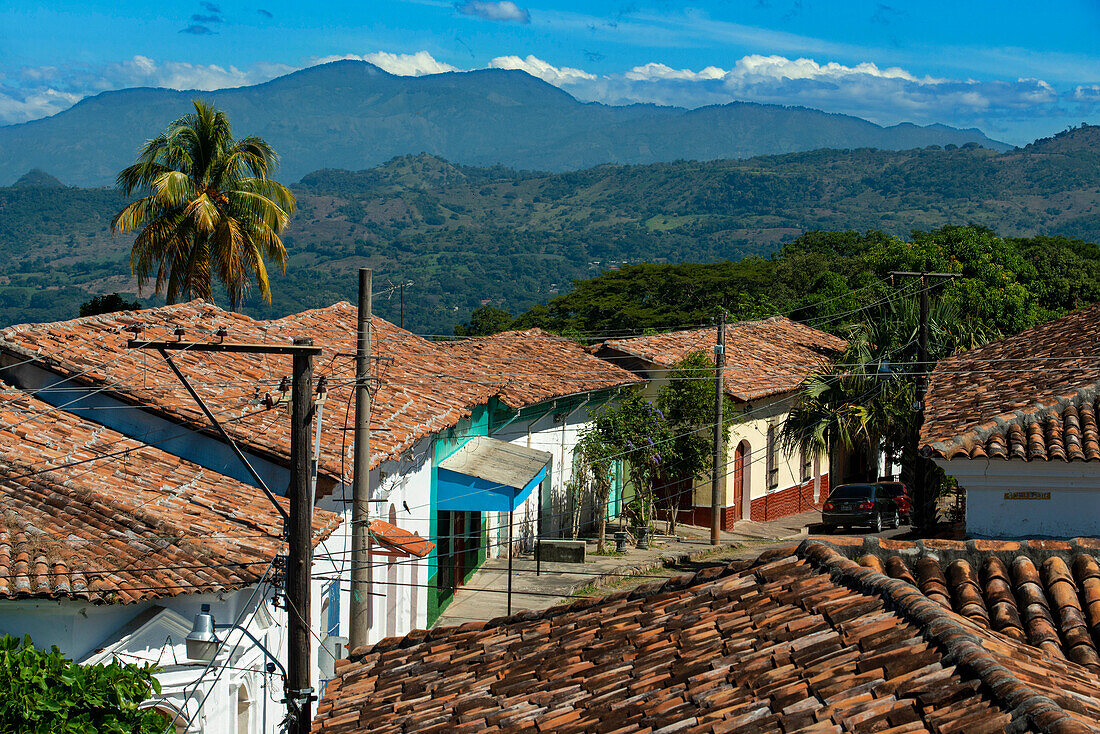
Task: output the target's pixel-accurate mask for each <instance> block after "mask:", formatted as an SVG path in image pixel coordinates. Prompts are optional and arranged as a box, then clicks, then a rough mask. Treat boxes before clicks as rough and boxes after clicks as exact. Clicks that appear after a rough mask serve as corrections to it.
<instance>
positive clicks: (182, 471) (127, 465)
mask: <svg viewBox="0 0 1100 734" xmlns="http://www.w3.org/2000/svg"><path fill="white" fill-rule="evenodd" d="M35 416H45V417H44V418H38V419H36V420H33V421H28V419H29V418H32V417H35ZM0 426H4V428H0V598H7V599H11V598H28V597H36V598H38V597H45V598H79V599H87V600H90V601H93V602H96V603H118V602H121V603H131V602H137V601H143V600H146V599H152V598H158V597H165V596H175V595H178V594H189V593H199V592H218V591H223V590H229V589H235V588H240V587H243V586H249V585H251V584H254V583H256V582H257V581H258V580H259V579H260V577H261V576H262V575H263V573H264V572H265V571H266V569H267V567H268V566H269V564H270V562H271V561H272V559H273V558H274V556H275V555H276V553H279V552H285V551H284V550H283V548H284V544H283V542H282V541H281V539H280V538H281V535H282V533H281V530H282V520H281V518H280V516H279V515H278V513H277V512H276V511H275V509H274V508H273V507H272V506H271V505H270V504H269V503H268V500H267V499H266V498H265V497H264V496H263V495H262V494H260V492H258V491H257V490H256V489H255V488H253V487H250V486H248V485H245V484H243V483H241V482H238V481H236V480H234V479H230V478H228V477H225V476H223V475H221V474H217V473H215V472H212V471H209V470H206V469H203V468H202V467H199V466H197V465H195V464H191V463H189V462H186V461H183V460H182V459H179V458H178V457H175V456H173V455H171V454H168V453H165V452H164V451H161V450H160V449H157V448H154V447H152V446H148V445H146V444H143V443H141V442H139V441H135V440H132V439H129V438H126V437H124V436H123V435H121V434H119V433H116V432H114V431H111V430H109V429H106V428H104V427H103V426H101V425H99V424H96V423H92V422H90V421H87V420H84V419H82V418H79V417H77V416H75V415H73V414H72V413H68V412H65V411H63V410H51V407H50V406H49V405H48V404H47V403H45V402H42V401H41V400H38V399H36V398H34V397H31V396H30V395H28V394H27V393H25V392H23V391H21V390H15V389H13V388H11V387H9V386H7V385H5V384H3V383H0ZM78 461H83V462H84V463H81V464H79V465H75V466H70V467H67V468H64V469H56V470H55V469H54V467H59V466H60V465H62V464H70V463H72V462H78ZM284 502H285V501H284ZM339 523H340V518H339V516H338V515H335V514H333V513H330V512H325V511H322V510H318V511H316V513H315V515H314V533H315V535H314V541H315V542H319V541H320V540H321V539H322V538H323V537H325V536H327V535H328V534H329V533H331V532H332V530H333V529H335V527H336V526H337V525H338V524H339Z"/></svg>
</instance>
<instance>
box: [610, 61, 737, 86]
mask: <svg viewBox="0 0 1100 734" xmlns="http://www.w3.org/2000/svg"><path fill="white" fill-rule="evenodd" d="M726 73H727V72H726V71H725V70H724V69H719V68H718V67H717V66H708V67H706V68H705V69H703V70H702V71H692V70H691V69H673V68H672V67H671V66H666V65H664V64H659V63H656V62H653V61H651V62H649V63H648V64H643V65H642V66H635V67H634V68H633V69H631V70H630V71H628V72H626V74H624V75H623V76H624V77H625V78H627V79H629V80H630V81H634V82H652V81H660V80H664V79H680V80H684V81H693V82H695V81H704V80H707V79H721V78H723V77H724V76H725V75H726Z"/></svg>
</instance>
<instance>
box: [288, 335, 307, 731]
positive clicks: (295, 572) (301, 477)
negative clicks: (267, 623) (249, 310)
mask: <svg viewBox="0 0 1100 734" xmlns="http://www.w3.org/2000/svg"><path fill="white" fill-rule="evenodd" d="M312 344H313V340H312V339H304V338H302V339H295V340H294V346H312ZM293 359H294V373H293V376H292V378H291V414H290V489H289V491H288V492H287V495H288V498H289V499H290V523H289V533H288V535H289V540H290V543H289V545H290V548H289V553H290V556H289V558H288V559H287V569H286V596H287V605H288V606H289V607H290V612H291V613H290V614H289V615H288V617H289V630H288V631H289V635H288V637H289V648H290V661H289V662H290V664H289V665H288V666H287V697H288V698H289V699H290V700H291V701H293V702H294V704H295V708H296V709H297V711H296V713H297V716H296V717H295V720H294V724H293V727H292V728H291V732H292V734H308V733H309V730H310V727H311V725H312V723H313V717H312V716H311V708H312V707H311V706H310V703H311V702H312V701H313V689H312V688H311V687H310V685H309V679H310V663H311V660H310V644H309V634H310V629H309V623H310V619H311V618H312V611H311V610H310V604H309V591H310V577H311V575H312V570H313V544H312V543H311V542H310V536H311V535H312V532H311V531H312V525H313V503H312V501H311V497H310V481H309V480H310V477H309V475H310V471H309V469H310V440H309V435H310V424H311V423H312V422H313V356H312V355H309V354H295V355H294V358H293Z"/></svg>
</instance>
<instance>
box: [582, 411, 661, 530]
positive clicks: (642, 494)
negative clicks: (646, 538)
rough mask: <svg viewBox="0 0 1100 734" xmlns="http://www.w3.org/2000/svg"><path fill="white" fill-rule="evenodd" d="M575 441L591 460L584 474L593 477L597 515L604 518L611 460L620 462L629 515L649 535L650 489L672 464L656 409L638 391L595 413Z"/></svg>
mask: <svg viewBox="0 0 1100 734" xmlns="http://www.w3.org/2000/svg"><path fill="white" fill-rule="evenodd" d="M579 441H580V444H581V447H582V453H584V452H589V453H590V454H591V455H592V456H593V459H594V460H593V461H592V463H590V464H588V466H587V467H586V468H588V469H589V470H590V471H592V472H593V474H594V475H595V477H596V479H595V480H594V481H595V482H596V489H597V496H598V497H602V498H603V499H602V500H601V503H602V505H603V508H602V512H601V515H604V516H606V514H607V497H608V494H609V492H610V476H611V475H610V469H611V464H610V463H609V461H610V457H621V458H622V459H623V461H624V463H625V465H626V468H627V473H628V474H629V476H630V485H631V487H632V488H633V490H634V499H633V500H631V502H630V504H629V508H630V512H631V513H632V514H633V515H634V516H635V518H636V519H637V521H638V523H639V524H640V526H641V527H642V528H644V529H645V530H646V531H648V529H649V524H650V522H651V521H652V520H653V508H654V485H655V484H656V482H657V480H658V478H659V477H660V476H661V471H662V466H663V465H664V464H666V463H668V462H669V461H672V460H674V458H675V446H674V444H673V434H672V431H671V429H670V428H669V425H668V422H667V421H666V420H665V416H664V414H663V413H662V412H661V410H660V408H658V407H657V406H656V405H654V404H653V402H652V401H650V400H646V399H645V397H644V396H643V395H642V393H641V391H640V390H633V391H631V392H630V393H628V394H627V396H626V397H625V398H623V399H622V400H620V401H619V403H618V404H617V405H609V406H606V407H605V408H604V409H603V410H601V411H599V412H597V413H595V414H594V415H593V416H592V426H591V427H590V428H588V429H587V430H585V431H584V432H583V433H582V434H581V437H580V439H579ZM601 527H603V523H601ZM601 537H602V531H601Z"/></svg>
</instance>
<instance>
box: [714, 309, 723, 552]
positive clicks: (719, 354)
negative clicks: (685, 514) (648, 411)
mask: <svg viewBox="0 0 1100 734" xmlns="http://www.w3.org/2000/svg"><path fill="white" fill-rule="evenodd" d="M725 365H726V314H724V313H723V314H720V315H719V316H718V343H717V344H716V345H715V347H714V456H713V457H712V460H711V467H710V544H711V545H718V543H719V542H720V539H721V530H722V519H721V513H722V497H721V483H720V482H719V477H720V476H721V474H722V473H723V469H724V467H725V461H724V456H723V454H724V453H725V452H724V451H723V449H724V448H725V443H726V441H725V438H726V432H725V431H724V430H723V425H722V424H723V420H722V407H723V406H722V402H723V399H724V398H725V394H726V386H725V384H724V379H723V376H722V372H723V370H722V368H723V367H725Z"/></svg>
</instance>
